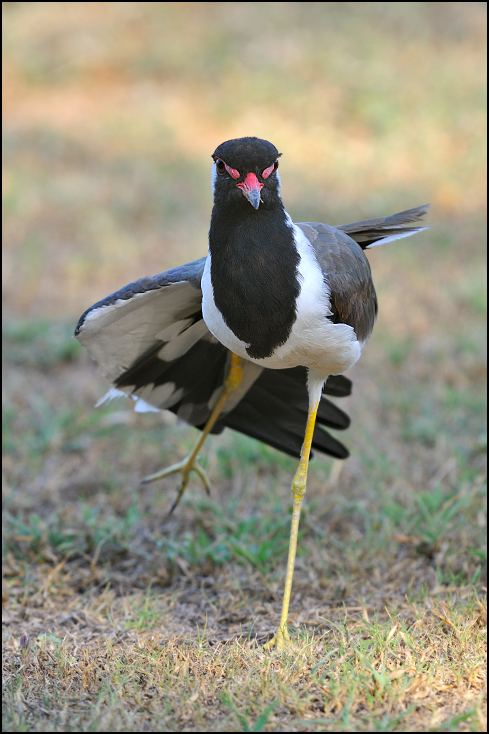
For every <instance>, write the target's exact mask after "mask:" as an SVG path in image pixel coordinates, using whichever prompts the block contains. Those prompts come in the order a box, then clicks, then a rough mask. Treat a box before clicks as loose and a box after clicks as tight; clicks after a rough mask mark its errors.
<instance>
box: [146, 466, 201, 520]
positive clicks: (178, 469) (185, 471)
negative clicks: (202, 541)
mask: <svg viewBox="0 0 489 734" xmlns="http://www.w3.org/2000/svg"><path fill="white" fill-rule="evenodd" d="M192 471H194V472H196V474H198V475H199V477H200V478H201V479H202V481H203V483H204V486H205V489H206V492H207V494H208V495H210V489H211V483H210V480H209V477H208V476H207V473H206V471H205V470H204V469H203V468H202V467H201V466H200V464H199V463H198V461H197V459H196V458H195V456H193V455H192V454H190V455H189V456H187V457H186V458H185V459H183V460H182V461H179V462H178V463H177V464H172V465H171V466H168V467H167V468H166V469H162V470H161V471H157V472H155V473H154V474H150V475H149V476H148V477H145V478H144V479H143V480H142V481H141V484H149V482H155V481H156V480H157V479H163V477H168V476H170V474H181V476H182V480H181V482H180V486H179V488H178V493H177V496H176V498H175V501H174V503H173V505H172V506H171V509H170V512H169V513H168V514H169V515H171V514H172V512H173V510H174V509H175V507H176V506H177V505H178V503H179V502H180V500H181V499H182V495H183V493H184V492H185V489H186V487H187V484H188V481H189V479H190V472H192Z"/></svg>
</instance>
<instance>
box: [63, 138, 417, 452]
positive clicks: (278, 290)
mask: <svg viewBox="0 0 489 734" xmlns="http://www.w3.org/2000/svg"><path fill="white" fill-rule="evenodd" d="M257 140H258V139H256V138H248V139H244V142H243V144H242V145H239V141H227V143H224V144H222V145H221V146H219V147H218V148H217V149H216V151H215V153H214V155H213V159H214V161H215V163H214V167H213V181H214V184H213V188H214V198H215V206H214V211H213V216H212V219H211V227H210V243H211V247H210V253H209V255H208V256H207V258H205V257H203V258H201V259H200V260H196V261H195V262H191V263H188V264H186V265H183V266H181V267H177V268H174V269H172V270H169V271H166V272H164V273H160V274H159V275H155V276H153V277H145V278H141V279H140V280H137V281H135V282H134V283H131V284H129V285H127V286H125V287H124V288H122V289H120V290H119V291H117V292H115V293H113V294H112V295H110V296H107V297H106V298H104V299H103V300H101V301H99V302H98V303H96V304H94V305H93V306H91V307H90V308H89V309H87V310H86V311H85V313H84V314H83V315H82V316H81V318H80V320H79V322H78V325H77V327H76V331H75V336H76V337H77V338H78V339H79V341H80V342H81V343H82V344H83V345H85V346H86V347H87V349H88V351H89V352H90V354H91V355H92V357H93V358H94V359H95V360H96V361H97V362H98V363H99V365H100V367H101V370H102V372H103V374H104V375H105V376H106V377H107V379H108V380H109V381H110V382H112V383H113V385H114V389H113V390H111V391H109V393H108V396H109V397H114V396H115V395H118V394H126V395H130V396H131V397H132V398H133V399H135V400H136V401H137V402H136V409H137V410H146V409H148V410H149V409H152V408H153V409H161V410H163V409H168V410H171V411H172V412H174V413H176V414H177V415H178V416H179V417H180V418H182V419H183V420H185V421H186V422H187V423H189V424H190V425H194V426H197V427H199V428H202V427H203V426H204V425H205V423H206V420H207V418H208V417H209V415H210V412H211V411H212V408H213V406H214V405H215V403H216V401H217V398H218V396H219V393H220V391H221V389H222V385H223V381H224V377H225V374H226V371H227V368H228V364H229V359H230V350H229V348H228V347H227V346H225V345H224V344H222V343H221V342H220V341H219V340H218V339H217V338H216V337H215V336H214V335H213V334H212V333H211V331H210V330H209V328H208V325H207V324H206V322H205V321H204V319H203V314H202V288H201V285H202V279H203V276H204V270H205V268H206V264H207V269H208V272H209V276H210V275H211V272H210V271H211V268H210V267H209V266H210V264H211V253H212V254H213V259H212V270H213V271H214V272H213V276H214V277H213V281H214V289H213V291H214V292H213V295H214V298H215V305H216V306H217V308H219V310H220V313H223V314H224V317H225V318H226V319H227V326H228V328H230V329H231V331H232V332H233V334H235V335H236V337H237V338H238V339H239V340H240V341H241V342H243V343H244V344H245V345H248V347H245V350H246V348H247V349H248V350H249V351H245V353H244V356H245V361H244V365H243V366H244V372H243V380H242V382H241V385H240V387H239V388H238V389H237V390H236V391H235V392H234V393H233V394H232V395H231V396H230V398H229V400H228V402H227V404H226V406H225V408H224V410H223V413H222V415H221V417H220V419H219V420H218V422H217V423H216V425H215V426H214V428H213V432H214V433H218V432H220V431H222V430H223V428H224V427H225V426H228V427H230V428H233V429H235V430H237V431H240V432H242V433H245V434H247V435H250V436H253V437H255V438H258V439H259V440H261V441H263V442H265V443H268V444H269V445H271V446H274V447H276V448H278V449H280V450H282V451H284V452H286V453H289V454H291V455H294V456H298V455H299V453H300V448H301V445H302V440H303V435H304V428H305V424H306V418H307V410H308V391H307V371H306V366H307V364H305V363H304V364H295V365H292V366H286V367H285V368H283V369H270V368H269V367H267V366H266V365H265V366H264V365H263V364H259V363H258V364H257V363H256V362H255V361H252V360H256V361H257V362H260V360H262V361H263V359H265V361H266V358H267V357H269V356H270V354H271V353H273V352H277V350H278V351H280V349H283V345H284V344H285V343H286V342H287V340H288V339H289V337H290V335H291V332H292V330H293V326H294V323H295V322H296V321H297V313H296V309H297V303H298V299H299V297H300V294H301V287H302V286H301V282H300V277H299V280H297V279H296V274H297V272H298V268H299V266H300V262H301V255H300V252H299V251H298V249H297V244H298V240H300V241H301V243H302V247H303V248H304V247H307V249H308V251H309V250H310V253H311V254H312V255H313V257H314V258H315V260H316V264H317V268H318V269H319V270H318V272H319V271H320V272H321V275H322V280H323V281H324V294H322V295H325V297H326V296H327V297H328V298H329V300H328V302H327V303H326V304H325V307H324V309H323V311H324V312H323V313H321V314H320V318H321V319H323V320H324V321H325V322H327V326H328V328H331V327H332V326H335V325H343V328H345V325H346V327H347V328H350V327H351V332H352V334H353V337H352V338H353V339H357V340H359V342H364V341H365V340H366V339H367V338H368V336H369V335H370V332H371V330H372V327H373V323H374V320H375V316H376V312H377V302H376V298H375V291H374V288H373V284H372V280H371V276H370V268H369V265H368V262H367V260H366V258H365V255H364V253H363V251H362V250H363V249H364V248H366V247H368V246H370V245H372V244H376V243H377V242H378V241H382V240H384V241H385V240H386V239H389V238H391V237H402V236H406V235H408V234H413V233H414V232H416V231H419V230H420V229H421V227H420V226H419V225H417V226H406V225H410V224H411V223H416V224H417V223H418V222H419V220H420V218H421V217H422V216H423V214H424V213H425V212H426V209H427V207H418V208H416V209H411V210H409V211H407V212H401V213H400V214H396V215H393V216H391V217H386V218H383V219H373V220H368V221H365V222H357V223H355V224H350V225H342V226H340V227H330V226H328V225H325V224H318V223H309V222H308V223H301V224H298V225H294V224H293V223H292V222H291V220H290V218H289V217H288V215H287V214H286V212H285V210H284V208H283V204H282V201H281V199H280V178H279V176H278V172H276V171H275V170H272V172H271V173H270V174H269V175H268V177H267V178H266V179H261V173H262V172H263V171H264V170H266V169H270V168H272V169H273V167H274V166H276V164H277V161H278V156H279V153H278V151H277V149H276V148H275V146H272V145H271V144H270V143H268V142H267V141H258V142H257ZM236 142H238V147H237V148H236ZM220 156H222V159H223V160H224V161H225V163H226V165H227V166H228V168H231V169H233V170H234V172H235V173H234V174H233V175H229V174H228V173H227V170H225V173H224V174H223V175H220V174H219V173H217V170H216V161H218V160H220ZM250 171H251V172H252V173H253V174H254V176H255V177H256V178H257V181H259V182H261V184H262V188H261V189H260V197H261V200H260V206H259V208H258V210H255V209H254V208H252V207H250V204H249V202H248V201H247V200H246V196H243V193H244V192H243V191H242V190H240V189H239V188H237V183H240V182H241V181H244V180H245V178H246V175H247V174H249V173H250ZM236 173H238V174H239V178H234V175H235V174H236ZM258 185H259V184H258ZM226 202H227V203H226ZM221 204H223V205H224V209H223V207H222V206H221ZM237 221H238V222H239V224H240V227H241V231H242V230H243V229H244V231H245V236H244V237H243V236H240V234H239V231H238V233H237V232H236V222H237ZM299 249H300V248H299ZM315 266H316V265H315ZM322 295H321V297H322ZM243 299H246V302H247V306H246V309H244V310H243V309H242V308H241V305H240V304H241V303H242V301H243ZM330 325H331V327H330ZM299 336H300V335H299ZM282 366H283V365H282ZM338 371H339V370H338ZM326 376H327V375H326V374H325V377H326ZM350 391H351V382H350V380H348V379H347V378H346V377H344V376H342V375H340V374H337V375H331V376H330V377H329V378H328V380H327V382H326V384H325V386H324V388H323V393H322V398H321V401H320V404H319V409H318V418H317V426H316V429H315V433H314V441H313V449H316V450H318V451H321V452H323V453H326V454H330V455H332V456H335V457H338V458H345V457H346V456H347V455H348V451H347V450H346V448H345V447H344V446H343V445H342V444H341V443H340V442H339V441H337V440H336V439H335V438H333V436H331V435H330V434H329V432H328V431H327V430H326V428H333V429H336V430H338V429H345V428H347V427H348V425H349V418H348V416H347V415H346V414H345V413H344V412H343V411H342V410H340V409H339V408H338V407H337V406H335V405H334V404H333V403H332V402H331V401H330V400H329V399H328V397H327V396H329V395H332V396H336V397H342V396H345V395H349V394H350Z"/></svg>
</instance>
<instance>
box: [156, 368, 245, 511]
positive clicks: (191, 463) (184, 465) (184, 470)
mask: <svg viewBox="0 0 489 734" xmlns="http://www.w3.org/2000/svg"><path fill="white" fill-rule="evenodd" d="M242 376H243V367H242V359H241V357H238V356H237V355H236V354H232V355H231V365H230V367H229V372H228V375H227V377H226V380H225V382H224V389H223V391H222V394H221V396H220V397H219V400H218V401H217V403H216V404H215V406H214V408H213V410H212V413H211V414H210V416H209V418H208V420H207V423H206V424H205V427H204V430H203V431H202V433H201V435H200V436H199V440H198V441H197V443H196V444H195V446H194V448H193V449H192V451H191V452H190V454H189V455H188V456H187V457H186V458H185V459H183V461H179V462H178V464H172V466H169V467H167V468H166V469H162V470H161V471H159V472H156V473H155V474H150V476H149V477H145V479H143V480H142V484H147V483H148V482H154V481H155V480H156V479H162V478H163V477H167V476H169V475H170V474H176V473H177V472H179V473H180V474H181V475H182V481H181V483H180V487H179V489H178V494H177V497H176V499H175V502H174V503H173V505H172V507H171V510H170V513H169V514H170V515H171V513H172V512H173V510H174V509H175V507H176V506H177V505H178V503H179V502H180V499H181V497H182V495H183V493H184V492H185V488H186V487H187V484H188V480H189V477H190V472H192V471H195V472H196V473H197V474H198V475H199V477H200V478H201V479H202V481H203V482H204V484H205V487H206V490H207V492H209V490H210V482H209V478H208V476H207V474H206V472H205V471H204V469H203V468H202V467H201V466H200V465H199V464H198V462H197V454H198V452H199V451H200V449H201V448H202V444H203V443H204V441H205V439H206V438H207V436H208V435H209V433H210V431H211V430H212V428H213V426H214V424H215V422H216V421H217V419H218V418H219V416H220V415H221V413H222V410H223V408H224V405H225V403H226V400H227V399H228V397H229V396H230V395H231V393H232V392H233V390H236V388H237V387H238V386H239V384H240V383H241V379H242Z"/></svg>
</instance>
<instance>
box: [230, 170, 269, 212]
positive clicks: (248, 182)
mask: <svg viewBox="0 0 489 734" xmlns="http://www.w3.org/2000/svg"><path fill="white" fill-rule="evenodd" d="M236 186H237V187H238V188H239V189H241V191H242V192H243V196H246V198H247V199H248V201H249V202H250V204H251V206H252V207H254V208H255V209H258V207H259V206H260V191H261V190H262V188H263V184H262V183H260V182H259V181H258V179H257V177H256V176H255V174H254V173H249V174H248V175H247V176H246V178H245V180H244V181H243V183H239V184H236Z"/></svg>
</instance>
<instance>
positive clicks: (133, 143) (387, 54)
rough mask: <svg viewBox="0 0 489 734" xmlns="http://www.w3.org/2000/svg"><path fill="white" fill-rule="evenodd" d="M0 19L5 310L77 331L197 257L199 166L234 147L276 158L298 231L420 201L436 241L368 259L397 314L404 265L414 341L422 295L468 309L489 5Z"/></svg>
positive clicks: (86, 7)
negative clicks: (270, 150)
mask: <svg viewBox="0 0 489 734" xmlns="http://www.w3.org/2000/svg"><path fill="white" fill-rule="evenodd" d="M2 8H3V21H4V30H3V43H4V47H3V48H4V51H3V53H4V59H3V60H4V67H3V103H4V118H3V123H4V148H3V150H4V159H3V163H4V168H3V197H4V198H3V206H4V261H3V282H4V286H3V287H4V291H3V294H4V295H3V297H4V309H5V310H4V314H6V315H12V316H13V315H16V316H17V315H23V316H35V317H39V316H40V315H46V316H49V317H58V316H60V315H63V316H68V315H70V316H72V317H73V318H74V319H75V320H76V317H77V316H78V315H79V313H81V312H82V311H83V310H84V309H85V308H86V307H87V306H89V305H90V304H91V303H92V302H94V301H95V300H98V299H99V298H101V297H103V296H105V295H106V294H108V293H109V292H112V291H113V290H115V289H117V288H119V287H120V286H122V285H124V284H125V283H126V282H130V281H131V280H134V279H136V278H139V277H140V276H143V275H147V274H154V273H157V272H161V271H162V270H165V269H167V268H170V267H173V266H175V265H178V264H180V263H183V262H186V261H188V260H191V259H194V258H197V257H200V256H201V255H203V254H205V252H206V247H207V229H208V223H209V217H210V210H211V205H212V199H211V192H210V163H211V159H210V155H211V153H212V152H213V151H214V149H215V147H216V146H217V145H218V144H219V143H221V142H223V141H224V140H227V139H229V138H233V137H239V136H242V135H256V136H259V137H263V138H266V139H269V140H271V141H272V142H273V143H274V144H275V145H276V146H277V147H278V148H279V150H280V151H281V152H282V153H283V158H282V160H281V164H280V165H281V175H282V182H283V198H284V202H285V206H286V209H287V210H288V211H289V213H290V214H291V216H292V217H293V218H294V219H295V220H296V221H304V220H315V221H324V222H328V223H330V224H341V223H345V222H347V221H357V220H359V219H363V218H367V217H375V216H381V215H386V214H390V213H393V212H395V211H398V210H401V209H406V208H410V207H413V206H416V205H419V204H424V203H426V202H428V201H430V202H431V203H432V210H431V214H430V223H431V224H436V225H437V228H436V229H435V230H433V232H432V233H430V234H429V235H424V236H423V238H422V239H417V240H416V241H415V240H413V241H409V242H403V243H402V244H399V245H395V246H394V247H392V246H390V247H389V248H384V249H382V252H381V253H377V252H376V253H375V255H373V256H372V258H373V261H374V275H376V276H377V280H379V278H382V276H383V274H384V272H387V271H388V270H389V269H390V268H391V267H393V268H394V270H395V271H396V272H395V273H394V274H393V277H394V279H395V281H396V287H395V288H394V289H393V293H394V296H395V297H396V298H402V297H403V295H402V293H400V292H399V289H401V290H402V291H406V292H408V293H409V291H410V290H411V288H412V283H410V282H409V278H410V274H409V273H407V274H406V269H407V265H408V262H406V259H407V261H409V264H411V258H412V265H413V268H414V273H413V276H412V277H414V278H415V279H419V281H420V282H421V283H422V288H421V289H420V290H421V294H422V298H423V304H422V309H421V310H422V313H420V315H419V320H421V321H423V322H425V327H426V328H429V324H433V318H432V316H431V314H430V307H432V306H433V305H434V307H435V308H437V307H438V305H439V304H431V303H430V302H429V301H430V298H431V297H432V294H433V290H434V288H436V289H438V288H440V289H441V291H442V292H441V293H440V294H439V293H437V296H436V298H437V300H438V299H439V298H442V299H445V300H446V302H443V304H442V305H443V308H455V310H458V305H457V299H459V298H463V299H465V300H469V301H473V300H477V299H478V298H480V297H482V295H481V293H482V290H483V284H482V278H483V270H482V267H481V261H480V258H481V257H482V256H483V253H484V251H485V246H484V243H483V236H482V235H483V230H482V224H483V218H484V211H485V209H484V207H485V197H486V190H485V177H486V172H485V148H484V146H485V119H486V118H485V19H486V3H477V2H476V3H470V2H469V3H457V2H454V3H452V2H450V3H437V2H433V3H430V2H427V3H424V2H421V3H307V2H301V3H294V2H290V3H280V2H272V3H266V2H265V3H263V2H260V3H253V2H246V3H241V2H232V3H226V2H224V3H203V2H201V3H183V2H180V3H171V2H170V3H145V2H138V3H131V2H123V3H96V2H94V3H91V2H87V3H85V2H76V3H29V2H6V3H3V4H2ZM393 263H395V265H393ZM385 269H387V270H385ZM397 271H400V272H397ZM404 276H406V278H405V277H404ZM388 280H389V278H388ZM379 286H381V283H379ZM425 291H427V293H426V292H425ZM425 297H426V298H427V299H428V302H427V303H425V302H424V299H425ZM387 305H388V306H390V303H389V302H388V303H387ZM382 306H383V310H384V309H385V308H386V302H385V301H384V302H383V304H381V307H382ZM405 318H407V319H410V318H412V317H411V316H410V315H406V314H405V313H404V314H403V315H402V318H401V319H400V320H401V321H403V320H404V319H405ZM417 325H418V326H422V324H417ZM413 326H414V325H413V324H412V323H410V324H409V325H408V331H409V333H411V334H412V333H413ZM400 328H403V326H402V324H401V325H400Z"/></svg>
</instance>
